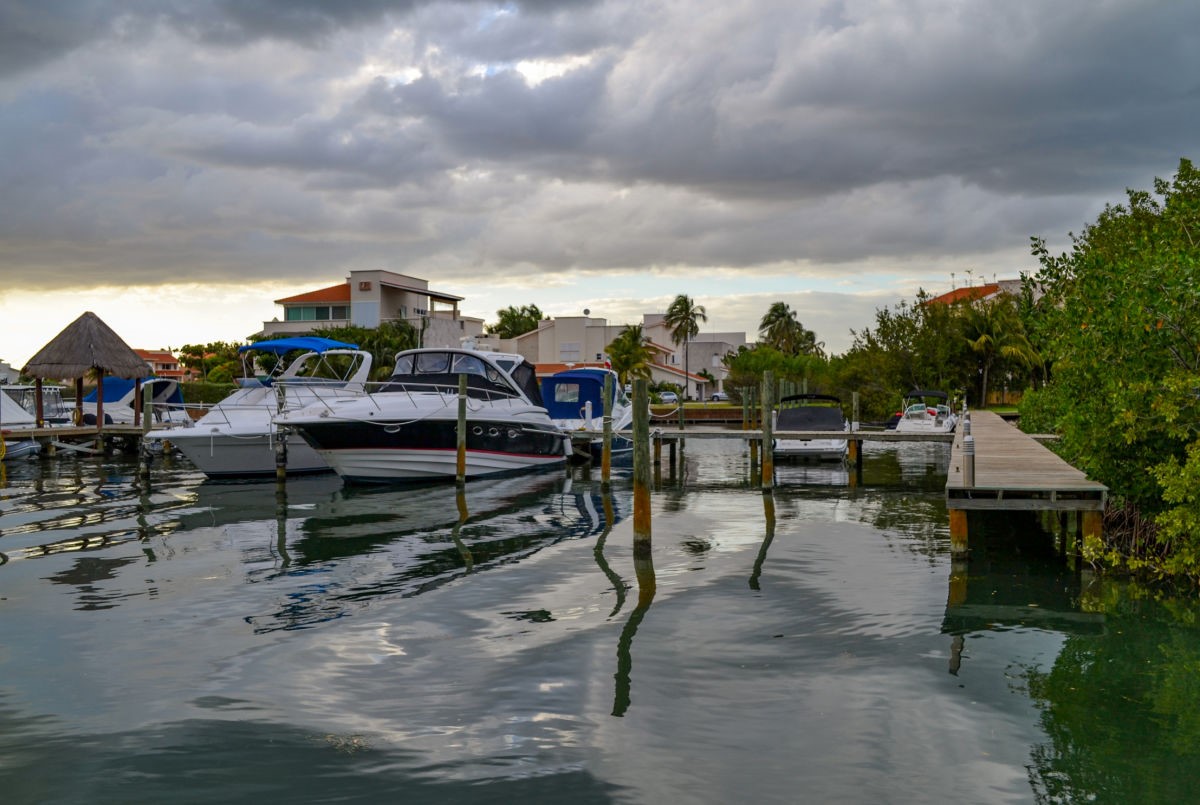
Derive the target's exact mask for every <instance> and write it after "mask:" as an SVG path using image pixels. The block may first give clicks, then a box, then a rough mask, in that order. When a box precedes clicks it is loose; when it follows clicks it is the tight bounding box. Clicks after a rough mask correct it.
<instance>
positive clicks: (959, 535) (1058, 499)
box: [946, 411, 1108, 553]
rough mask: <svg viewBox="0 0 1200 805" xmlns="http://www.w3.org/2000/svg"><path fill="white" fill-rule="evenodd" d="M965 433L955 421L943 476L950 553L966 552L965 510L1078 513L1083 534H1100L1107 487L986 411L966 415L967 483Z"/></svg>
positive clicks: (963, 428)
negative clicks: (968, 441)
mask: <svg viewBox="0 0 1200 805" xmlns="http://www.w3.org/2000/svg"><path fill="white" fill-rule="evenodd" d="M967 430H968V429H967V428H966V427H965V426H964V425H963V423H961V422H960V423H959V427H958V429H957V431H956V432H955V434H954V443H953V447H952V448H951V454H950V469H949V472H948V473H947V476H946V508H947V509H949V510H950V542H951V550H952V552H954V553H965V552H966V542H967V512H968V511H1042V512H1077V513H1079V517H1078V518H1077V519H1078V521H1079V524H1080V531H1081V532H1082V536H1084V537H1085V538H1086V537H1087V536H1099V534H1100V522H1101V514H1102V512H1103V511H1104V505H1105V502H1106V500H1107V497H1108V487H1106V486H1105V485H1104V484H1101V483H1098V482H1096V481H1091V480H1089V479H1088V478H1087V476H1086V475H1085V474H1084V473H1083V472H1082V471H1081V470H1078V469H1076V468H1075V467H1072V466H1071V465H1070V464H1068V463H1067V462H1066V461H1064V460H1063V459H1061V458H1059V456H1058V455H1057V454H1055V453H1054V452H1052V451H1051V450H1049V449H1047V448H1046V447H1044V446H1043V445H1042V444H1040V443H1039V442H1038V440H1037V439H1035V438H1034V437H1033V436H1030V435H1029V434H1026V433H1022V432H1021V431H1020V430H1018V429H1017V428H1016V427H1015V426H1013V425H1011V424H1009V423H1008V422H1005V421H1004V420H1003V419H1002V418H1000V417H999V416H998V415H996V414H994V413H992V412H990V411H972V412H971V419H970V436H971V437H972V441H973V450H974V456H973V461H974V479H973V482H972V478H971V472H970V466H969V463H968V462H969V461H970V460H971V453H970V451H968V450H965V449H964V445H965V444H966V437H967V435H968V434H967Z"/></svg>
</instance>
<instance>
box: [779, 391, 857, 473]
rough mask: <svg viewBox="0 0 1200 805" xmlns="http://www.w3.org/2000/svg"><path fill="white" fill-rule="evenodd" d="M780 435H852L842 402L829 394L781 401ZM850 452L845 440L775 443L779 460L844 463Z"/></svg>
mask: <svg viewBox="0 0 1200 805" xmlns="http://www.w3.org/2000/svg"><path fill="white" fill-rule="evenodd" d="M775 430H777V431H846V432H847V433H848V432H849V431H850V423H849V422H847V421H846V417H845V415H844V414H843V413H842V401H841V400H840V399H838V398H837V397H834V396H832V395H829V394H793V395H791V396H789V397H784V398H783V399H782V400H780V401H779V411H778V413H777V416H776V420H775ZM848 451H849V440H848V439H846V438H840V439H839V438H820V439H776V440H775V449H774V456H775V458H776V459H815V460H817V461H842V460H843V459H845V458H846V453H847V452H848Z"/></svg>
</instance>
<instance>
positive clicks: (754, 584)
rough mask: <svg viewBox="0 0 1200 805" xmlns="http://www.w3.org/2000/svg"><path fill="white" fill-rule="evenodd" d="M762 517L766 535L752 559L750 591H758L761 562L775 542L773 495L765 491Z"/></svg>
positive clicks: (764, 559)
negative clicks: (764, 520) (752, 568)
mask: <svg viewBox="0 0 1200 805" xmlns="http://www.w3.org/2000/svg"><path fill="white" fill-rule="evenodd" d="M762 499H763V515H764V516H765V518H766V534H765V535H764V536H763V541H762V545H760V546H759V547H758V556H757V557H755V559H754V570H753V571H752V572H751V573H750V589H751V590H758V589H760V587H759V586H758V578H759V576H761V575H762V567H763V562H765V561H766V559H767V551H768V550H770V548H771V543H772V542H773V541H774V540H775V495H774V494H773V493H772V492H771V491H770V490H767V491H765V492H763V496H762Z"/></svg>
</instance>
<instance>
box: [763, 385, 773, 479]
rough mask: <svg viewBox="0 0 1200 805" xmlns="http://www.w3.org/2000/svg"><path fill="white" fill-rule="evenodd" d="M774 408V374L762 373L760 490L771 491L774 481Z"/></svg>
mask: <svg viewBox="0 0 1200 805" xmlns="http://www.w3.org/2000/svg"><path fill="white" fill-rule="evenodd" d="M774 407H775V373H774V372H763V383H762V488H763V491H764V492H769V491H771V486H772V484H773V483H774V481H775V438H774V430H773V428H772V425H773V424H774V418H773V417H772V409H774Z"/></svg>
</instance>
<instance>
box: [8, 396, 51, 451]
mask: <svg viewBox="0 0 1200 805" xmlns="http://www.w3.org/2000/svg"><path fill="white" fill-rule="evenodd" d="M36 424H37V423H36V422H35V420H34V416H33V414H31V413H29V412H28V411H26V410H25V409H24V408H22V407H21V406H20V405H19V404H18V403H17V401H16V400H14V399H13V398H12V397H9V396H8V395H7V394H0V460H4V461H15V460H16V459H19V458H31V457H33V456H36V455H39V454H40V453H41V452H42V445H41V444H40V443H39V442H37V441H35V440H34V439H33V438H32V437H31V436H29V435H28V434H26V438H21V431H23V430H25V431H27V430H32V429H33V428H34V426H35V425H36Z"/></svg>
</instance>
